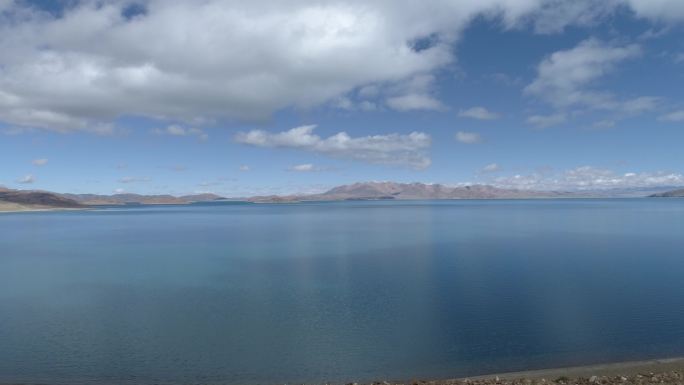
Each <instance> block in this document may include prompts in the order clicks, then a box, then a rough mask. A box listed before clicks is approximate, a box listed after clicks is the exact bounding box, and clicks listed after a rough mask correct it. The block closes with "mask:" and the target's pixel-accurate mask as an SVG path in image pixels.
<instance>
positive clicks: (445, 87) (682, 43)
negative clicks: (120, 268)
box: [0, 0, 684, 196]
mask: <svg viewBox="0 0 684 385" xmlns="http://www.w3.org/2000/svg"><path fill="white" fill-rule="evenodd" d="M0 15H1V16H0V50H1V51H2V52H3V53H2V55H0V130H1V133H0V162H2V165H3V167H2V169H0V170H1V171H0V185H4V186H7V187H12V188H26V189H45V190H53V191H59V192H77V193H84V192H93V193H106V194H109V193H114V192H124V191H125V192H137V193H172V194H186V193H195V192H215V193H218V194H222V195H225V196H245V195H255V194H272V193H277V194H283V193H293V192H314V191H321V190H324V189H326V188H329V187H332V186H335V185H339V184H345V183H352V182H356V181H370V180H392V181H399V182H413V181H419V182H430V183H432V182H434V183H445V184H451V185H456V184H465V183H487V184H493V185H497V186H501V187H514V188H528V189H563V190H574V189H601V188H615V187H654V186H681V185H684V176H683V174H684V152H683V151H682V143H684V94H683V93H682V91H681V89H682V85H684V40H683V39H682V36H683V35H682V33H683V32H684V28H683V27H684V26H683V25H682V24H684V3H682V2H680V1H678V0H653V1H646V0H643V1H641V0H613V1H605V2H595V1H559V0H554V1H547V0H519V1H515V0H487V1H462V2H444V1H426V2H421V3H420V4H418V3H415V2H410V1H391V2H383V1H378V2H373V3H371V4H368V3H367V2H361V1H351V0H350V1H323V2H310V1H285V2H269V1H254V2H249V4H247V3H246V2H237V1H218V0H207V1H205V2H203V3H202V4H199V3H197V2H192V1H175V0H173V1H161V0H150V1H141V2H132V1H104V2H102V1H99V2H95V1H68V2H54V1H53V2H42V1H8V0H4V1H3V0H0Z"/></svg>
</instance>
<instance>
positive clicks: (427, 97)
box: [386, 75, 446, 111]
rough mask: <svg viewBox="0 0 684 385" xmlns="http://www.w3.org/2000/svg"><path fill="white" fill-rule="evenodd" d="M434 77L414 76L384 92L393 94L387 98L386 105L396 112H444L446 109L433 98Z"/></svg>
mask: <svg viewBox="0 0 684 385" xmlns="http://www.w3.org/2000/svg"><path fill="white" fill-rule="evenodd" d="M434 85H435V77H434V76H432V75H419V76H415V77H413V78H411V79H409V80H407V81H405V82H401V83H399V84H397V85H395V86H394V87H390V88H389V89H388V90H387V91H386V92H388V93H390V94H394V96H390V97H389V98H387V100H386V103H387V105H388V106H389V107H390V108H392V109H394V110H397V111H411V110H433V111H439V110H444V109H446V107H445V106H444V105H443V104H442V102H440V101H439V100H438V99H437V98H436V97H435V96H434V87H435V86H434Z"/></svg>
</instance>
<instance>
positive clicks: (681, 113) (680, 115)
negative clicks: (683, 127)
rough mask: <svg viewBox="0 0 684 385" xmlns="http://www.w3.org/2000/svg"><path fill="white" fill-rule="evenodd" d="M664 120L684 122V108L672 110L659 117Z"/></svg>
mask: <svg viewBox="0 0 684 385" xmlns="http://www.w3.org/2000/svg"><path fill="white" fill-rule="evenodd" d="M658 120H662V121H664V122H684V110H678V111H672V112H670V113H668V114H665V115H662V116H660V117H659V118H658Z"/></svg>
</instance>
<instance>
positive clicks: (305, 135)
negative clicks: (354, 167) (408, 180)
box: [235, 125, 431, 169]
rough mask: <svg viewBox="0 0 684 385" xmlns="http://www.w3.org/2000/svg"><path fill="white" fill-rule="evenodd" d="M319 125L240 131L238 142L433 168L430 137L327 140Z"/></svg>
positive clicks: (416, 134)
mask: <svg viewBox="0 0 684 385" xmlns="http://www.w3.org/2000/svg"><path fill="white" fill-rule="evenodd" d="M315 128H316V125H308V126H301V127H296V128H293V129H291V130H288V131H284V132H279V133H269V132H266V131H263V130H252V131H248V132H240V133H238V134H237V135H236V136H235V141H237V142H238V143H243V144H248V145H252V146H257V147H281V148H295V149H300V150H304V151H312V152H317V153H321V154H325V155H329V156H332V157H338V158H346V159H354V160H358V161H363V162H368V163H374V164H385V165H396V166H405V167H410V168H414V169H424V168H426V167H428V166H429V165H430V158H429V157H428V156H427V154H426V152H427V149H428V148H429V147H430V145H431V139H430V135H428V134H425V133H422V132H412V133H410V134H387V135H371V136H362V137H351V136H349V134H347V133H346V132H339V133H337V134H335V135H332V136H330V137H327V138H321V137H320V136H318V135H315V134H314V133H313V131H314V129H315Z"/></svg>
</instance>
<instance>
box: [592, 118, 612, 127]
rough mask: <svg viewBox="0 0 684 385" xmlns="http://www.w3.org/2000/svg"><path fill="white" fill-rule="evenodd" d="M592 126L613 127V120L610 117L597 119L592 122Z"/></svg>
mask: <svg viewBox="0 0 684 385" xmlns="http://www.w3.org/2000/svg"><path fill="white" fill-rule="evenodd" d="M592 127H594V128H599V129H605V128H613V127H615V121H614V120H610V119H604V120H599V121H598V122H594V124H592Z"/></svg>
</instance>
